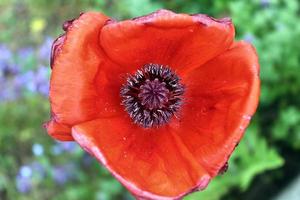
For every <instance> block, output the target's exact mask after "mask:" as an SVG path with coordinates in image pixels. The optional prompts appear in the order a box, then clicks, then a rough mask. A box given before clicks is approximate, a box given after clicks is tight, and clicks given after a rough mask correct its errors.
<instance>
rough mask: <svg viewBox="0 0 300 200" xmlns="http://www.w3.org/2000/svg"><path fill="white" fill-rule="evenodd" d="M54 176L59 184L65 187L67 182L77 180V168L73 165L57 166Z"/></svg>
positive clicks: (53, 172)
mask: <svg viewBox="0 0 300 200" xmlns="http://www.w3.org/2000/svg"><path fill="white" fill-rule="evenodd" d="M52 176H53V180H54V181H55V182H56V183H57V184H59V185H63V184H65V183H66V182H67V181H69V180H74V179H75V178H76V166H75V164H73V163H68V164H65V165H60V166H55V167H54V168H53V171H52Z"/></svg>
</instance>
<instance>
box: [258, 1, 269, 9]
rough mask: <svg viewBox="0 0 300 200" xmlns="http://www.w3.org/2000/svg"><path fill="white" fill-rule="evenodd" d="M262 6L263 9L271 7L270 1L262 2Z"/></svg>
mask: <svg viewBox="0 0 300 200" xmlns="http://www.w3.org/2000/svg"><path fill="white" fill-rule="evenodd" d="M260 6H261V7H262V8H267V7H269V6H270V0H260Z"/></svg>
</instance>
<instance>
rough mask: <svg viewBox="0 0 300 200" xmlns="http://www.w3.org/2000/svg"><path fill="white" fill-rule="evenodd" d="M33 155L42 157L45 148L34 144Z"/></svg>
mask: <svg viewBox="0 0 300 200" xmlns="http://www.w3.org/2000/svg"><path fill="white" fill-rule="evenodd" d="M32 153H33V154H34V155H35V156H41V155H43V153H44V147H43V146H42V145H41V144H37V143H36V144H34V145H32Z"/></svg>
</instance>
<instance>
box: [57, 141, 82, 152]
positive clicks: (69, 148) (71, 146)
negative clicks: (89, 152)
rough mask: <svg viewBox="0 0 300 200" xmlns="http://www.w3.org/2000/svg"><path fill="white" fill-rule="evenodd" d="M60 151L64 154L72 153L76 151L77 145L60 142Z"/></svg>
mask: <svg viewBox="0 0 300 200" xmlns="http://www.w3.org/2000/svg"><path fill="white" fill-rule="evenodd" d="M61 145H62V149H63V150H64V151H66V152H74V151H75V150H76V149H77V147H78V146H77V144H76V143H75V142H62V143H61Z"/></svg>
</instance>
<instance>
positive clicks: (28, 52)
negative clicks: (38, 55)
mask: <svg viewBox="0 0 300 200" xmlns="http://www.w3.org/2000/svg"><path fill="white" fill-rule="evenodd" d="M17 54H18V58H19V59H20V60H21V61H22V60H27V59H28V58H30V57H31V56H33V54H34V49H33V48H32V47H24V48H21V49H19V50H18V52H17Z"/></svg>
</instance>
